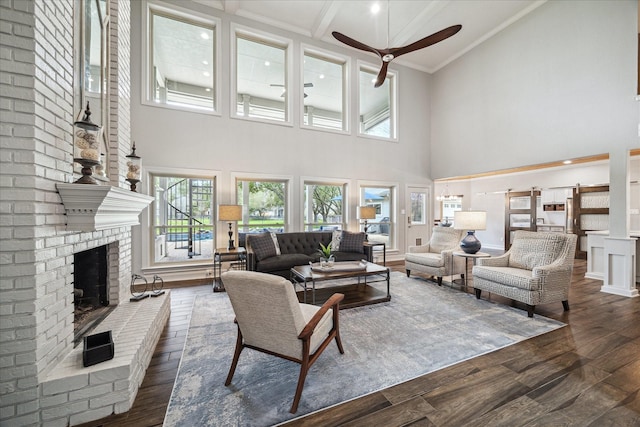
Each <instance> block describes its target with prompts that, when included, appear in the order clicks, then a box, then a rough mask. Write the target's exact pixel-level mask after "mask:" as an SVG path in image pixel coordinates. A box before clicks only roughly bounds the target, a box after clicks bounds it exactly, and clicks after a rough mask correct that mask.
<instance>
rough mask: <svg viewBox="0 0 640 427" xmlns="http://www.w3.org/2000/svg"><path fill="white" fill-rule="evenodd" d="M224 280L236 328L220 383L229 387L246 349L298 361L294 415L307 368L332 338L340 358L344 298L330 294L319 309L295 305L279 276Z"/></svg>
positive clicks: (243, 274)
mask: <svg viewBox="0 0 640 427" xmlns="http://www.w3.org/2000/svg"><path fill="white" fill-rule="evenodd" d="M222 280H223V282H224V286H225V288H226V290H227V293H228V294H229V299H230V300H231V305H232V307H233V311H234V312H235V315H236V320H235V322H236V324H237V325H238V338H237V341H236V348H235V353H234V355H233V361H232V362H231V368H230V369H229V375H228V376H227V380H226V381H225V383H224V384H225V385H226V386H228V385H229V384H231V380H232V378H233V374H234V372H235V370H236V366H237V365H238V359H239V358H240V353H241V352H242V350H243V349H244V348H245V347H247V348H251V349H253V350H258V351H261V352H263V353H267V354H271V355H273V356H277V357H282V358H284V359H287V360H291V361H293V362H297V363H299V364H300V365H301V366H300V376H299V377H298V386H297V387H296V392H295V395H294V398H293V405H292V406H291V410H290V412H291V413H292V414H294V413H296V411H297V410H298V403H299V402H300V396H301V395H302V389H303V387H304V381H305V378H306V376H307V373H308V372H309V368H310V367H311V366H312V365H313V364H314V362H315V361H316V360H317V359H318V356H320V354H321V353H322V351H323V350H324V349H325V348H326V347H327V346H328V345H329V344H330V343H331V341H332V340H333V339H335V341H336V344H337V345H338V350H339V351H340V353H342V354H344V349H343V348H342V342H341V340H340V329H339V321H338V319H339V308H340V307H339V305H340V301H342V299H343V298H344V295H343V294H334V295H333V296H332V297H331V298H329V300H327V302H325V303H324V305H323V306H322V307H317V306H314V305H309V304H302V303H300V302H298V298H297V297H296V293H295V290H294V288H293V285H292V284H291V282H289V281H288V280H286V279H284V278H283V277H280V276H275V275H271V274H266V273H258V272H253V271H229V272H226V273H224V274H223V275H222Z"/></svg>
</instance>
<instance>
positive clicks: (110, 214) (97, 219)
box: [56, 184, 153, 231]
mask: <svg viewBox="0 0 640 427" xmlns="http://www.w3.org/2000/svg"><path fill="white" fill-rule="evenodd" d="M56 187H57V189H58V193H60V196H61V197H62V203H63V204H64V209H65V211H66V213H67V230H72V231H98V230H107V229H110V228H118V227H126V226H132V225H138V224H139V223H140V221H139V219H138V217H139V216H140V213H141V212H142V210H143V209H144V208H146V207H147V206H148V205H149V204H150V203H151V202H152V201H153V197H151V196H147V195H146V194H140V193H136V192H134V191H130V190H125V189H123V188H119V187H112V186H108V185H90V184H56Z"/></svg>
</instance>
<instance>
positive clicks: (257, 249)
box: [250, 233, 277, 261]
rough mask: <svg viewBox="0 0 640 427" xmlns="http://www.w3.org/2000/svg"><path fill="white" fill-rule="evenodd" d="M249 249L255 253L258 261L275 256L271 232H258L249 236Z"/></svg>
mask: <svg viewBox="0 0 640 427" xmlns="http://www.w3.org/2000/svg"><path fill="white" fill-rule="evenodd" d="M250 242H251V250H253V253H254V254H255V255H256V258H257V259H258V261H262V260H263V259H265V258H269V257H272V256H276V254H277V252H276V246H275V245H274V244H273V238H272V237H271V233H260V234H257V235H253V236H251V237H250Z"/></svg>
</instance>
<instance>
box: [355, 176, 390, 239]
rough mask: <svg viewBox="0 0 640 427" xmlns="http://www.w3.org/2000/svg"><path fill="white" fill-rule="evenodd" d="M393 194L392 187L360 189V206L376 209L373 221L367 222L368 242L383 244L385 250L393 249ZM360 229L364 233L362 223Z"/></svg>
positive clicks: (364, 187) (365, 187)
mask: <svg viewBox="0 0 640 427" xmlns="http://www.w3.org/2000/svg"><path fill="white" fill-rule="evenodd" d="M394 192H395V187H392V186H361V187H360V206H372V207H375V208H376V217H375V219H370V220H368V221H367V225H368V229H367V234H368V237H369V241H370V242H379V243H385V244H386V247H387V250H388V249H390V248H391V249H393V248H395V224H394V216H395V215H394V212H395V206H394V200H395V197H394ZM360 229H361V231H364V222H362V223H361V224H360Z"/></svg>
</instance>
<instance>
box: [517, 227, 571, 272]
mask: <svg viewBox="0 0 640 427" xmlns="http://www.w3.org/2000/svg"><path fill="white" fill-rule="evenodd" d="M562 237H563V236H562V235H560V234H557V233H534V232H528V233H522V232H518V235H517V236H516V238H515V239H514V240H513V245H512V246H511V250H510V252H509V267H514V268H524V269H526V270H533V269H534V268H535V267H540V266H543V265H548V264H551V263H552V262H553V260H555V259H556V258H558V256H559V255H560V250H561V249H562V246H563V240H562Z"/></svg>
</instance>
